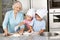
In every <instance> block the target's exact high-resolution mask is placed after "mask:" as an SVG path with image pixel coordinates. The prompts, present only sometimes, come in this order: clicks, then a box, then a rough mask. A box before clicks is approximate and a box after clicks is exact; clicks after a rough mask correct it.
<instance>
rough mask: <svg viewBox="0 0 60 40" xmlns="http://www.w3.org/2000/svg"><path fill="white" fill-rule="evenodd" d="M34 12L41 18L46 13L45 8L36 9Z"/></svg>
mask: <svg viewBox="0 0 60 40" xmlns="http://www.w3.org/2000/svg"><path fill="white" fill-rule="evenodd" d="M36 14H38V15H39V16H40V17H41V18H43V17H44V16H45V15H47V9H38V10H37V11H36Z"/></svg>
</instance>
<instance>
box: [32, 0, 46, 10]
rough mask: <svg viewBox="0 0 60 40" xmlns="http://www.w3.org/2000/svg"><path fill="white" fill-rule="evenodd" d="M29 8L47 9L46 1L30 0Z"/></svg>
mask: <svg viewBox="0 0 60 40" xmlns="http://www.w3.org/2000/svg"><path fill="white" fill-rule="evenodd" d="M31 6H32V8H35V9H40V8H47V0H31Z"/></svg>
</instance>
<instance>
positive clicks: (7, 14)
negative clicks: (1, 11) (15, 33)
mask: <svg viewBox="0 0 60 40" xmlns="http://www.w3.org/2000/svg"><path fill="white" fill-rule="evenodd" d="M8 18H9V12H7V13H6V14H5V18H4V21H3V24H2V26H3V29H6V28H7V24H8Z"/></svg>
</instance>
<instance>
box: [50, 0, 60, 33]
mask: <svg viewBox="0 0 60 40" xmlns="http://www.w3.org/2000/svg"><path fill="white" fill-rule="evenodd" d="M49 29H50V32H52V31H58V32H60V0H49Z"/></svg>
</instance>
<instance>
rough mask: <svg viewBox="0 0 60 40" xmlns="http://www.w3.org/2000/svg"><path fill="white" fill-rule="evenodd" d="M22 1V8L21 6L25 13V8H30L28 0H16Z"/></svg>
mask: <svg viewBox="0 0 60 40" xmlns="http://www.w3.org/2000/svg"><path fill="white" fill-rule="evenodd" d="M18 1H20V2H21V3H22V8H23V10H22V11H23V12H24V13H26V12H27V10H28V9H29V8H30V0H18Z"/></svg>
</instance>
